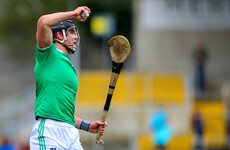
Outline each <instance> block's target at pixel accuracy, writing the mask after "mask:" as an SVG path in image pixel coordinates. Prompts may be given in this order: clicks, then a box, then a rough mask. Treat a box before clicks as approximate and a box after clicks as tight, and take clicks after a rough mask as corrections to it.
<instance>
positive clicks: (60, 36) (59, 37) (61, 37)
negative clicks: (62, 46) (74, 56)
mask: <svg viewBox="0 0 230 150" xmlns="http://www.w3.org/2000/svg"><path fill="white" fill-rule="evenodd" d="M56 39H58V40H61V41H62V40H63V39H64V37H63V35H62V34H61V32H57V33H56Z"/></svg>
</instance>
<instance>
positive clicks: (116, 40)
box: [96, 35, 131, 145]
mask: <svg viewBox="0 0 230 150" xmlns="http://www.w3.org/2000/svg"><path fill="white" fill-rule="evenodd" d="M107 45H108V46H109V51H110V54H111V58H112V74H111V78H110V84H109V91H108V94H107V98H106V102H105V106H104V110H103V114H102V116H101V122H105V120H106V117H107V113H108V111H109V106H110V102H111V100H112V96H113V92H114V89H115V86H116V83H117V79H118V77H119V74H120V72H121V69H122V66H123V64H124V62H125V60H126V58H127V57H128V55H129V53H130V51H131V47H130V44H129V41H128V40H127V39H126V38H125V37H124V36H122V35H117V36H114V37H112V38H111V39H110V40H109V41H108V43H107ZM101 128H102V126H100V127H99V129H98V133H97V138H96V143H97V144H99V145H101V144H104V142H103V141H102V140H101V134H100V129H101Z"/></svg>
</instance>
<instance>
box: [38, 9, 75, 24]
mask: <svg viewBox="0 0 230 150" xmlns="http://www.w3.org/2000/svg"><path fill="white" fill-rule="evenodd" d="M74 16H75V15H74V12H73V11H68V12H58V13H53V14H48V15H43V16H41V17H40V18H39V20H38V24H39V23H40V24H42V25H43V26H47V27H49V28H50V27H51V26H54V25H55V24H57V23H59V22H61V21H64V20H69V19H73V18H74Z"/></svg>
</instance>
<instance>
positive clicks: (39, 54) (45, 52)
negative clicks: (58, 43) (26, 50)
mask: <svg viewBox="0 0 230 150" xmlns="http://www.w3.org/2000/svg"><path fill="white" fill-rule="evenodd" d="M54 47H55V44H54V43H53V42H52V44H51V45H50V46H48V47H46V48H42V49H41V48H39V47H38V45H37V44H36V60H37V61H39V62H41V61H45V60H46V59H48V57H49V54H50V52H51V51H52V49H53V48H54Z"/></svg>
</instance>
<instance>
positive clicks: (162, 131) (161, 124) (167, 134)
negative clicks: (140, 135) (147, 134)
mask: <svg viewBox="0 0 230 150" xmlns="http://www.w3.org/2000/svg"><path fill="white" fill-rule="evenodd" d="M150 128H151V132H152V136H151V138H152V142H153V143H154V145H155V150H165V149H166V146H167V144H168V143H169V141H170V139H171V137H172V128H171V126H170V125H169V124H168V122H167V114H166V112H165V111H164V110H159V111H157V112H156V113H154V114H153V115H152V116H151V118H150Z"/></svg>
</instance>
